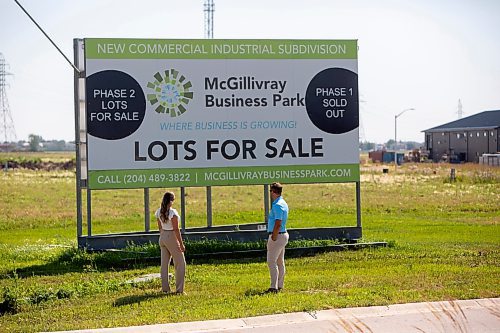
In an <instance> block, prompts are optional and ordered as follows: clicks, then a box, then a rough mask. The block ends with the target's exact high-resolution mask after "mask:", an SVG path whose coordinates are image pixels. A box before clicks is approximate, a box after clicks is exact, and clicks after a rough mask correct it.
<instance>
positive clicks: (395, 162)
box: [394, 108, 415, 171]
mask: <svg viewBox="0 0 500 333" xmlns="http://www.w3.org/2000/svg"><path fill="white" fill-rule="evenodd" d="M411 110H415V109H414V108H409V109H404V110H403V111H401V112H400V113H398V114H397V115H395V116H394V171H396V169H397V168H398V149H397V148H398V117H400V116H401V115H402V114H403V113H405V112H406V111H411Z"/></svg>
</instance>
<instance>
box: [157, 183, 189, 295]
mask: <svg viewBox="0 0 500 333" xmlns="http://www.w3.org/2000/svg"><path fill="white" fill-rule="evenodd" d="M174 200H175V195H174V194H173V193H172V192H165V194H164V195H163V200H162V202H161V207H160V208H158V210H157V211H156V213H155V216H156V220H157V222H158V229H159V230H160V249H161V270H160V272H161V289H162V291H163V292H165V293H169V292H170V286H169V284H168V266H169V265H170V258H173V260H174V267H175V292H176V293H178V294H182V293H184V277H185V275H186V259H185V258H184V251H185V248H184V242H183V241H182V237H181V232H180V231H179V213H177V210H175V209H174V208H172V203H173V202H174Z"/></svg>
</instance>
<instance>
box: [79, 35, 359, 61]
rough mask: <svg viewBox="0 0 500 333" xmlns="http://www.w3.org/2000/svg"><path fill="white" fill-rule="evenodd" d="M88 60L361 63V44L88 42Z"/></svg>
mask: <svg viewBox="0 0 500 333" xmlns="http://www.w3.org/2000/svg"><path fill="white" fill-rule="evenodd" d="M85 57H86V58H87V59H357V57H358V47H357V40H280V39H267V40H266V39H246V40H233V39H128V38H127V39H112V38H86V39H85Z"/></svg>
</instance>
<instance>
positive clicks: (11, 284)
mask: <svg viewBox="0 0 500 333" xmlns="http://www.w3.org/2000/svg"><path fill="white" fill-rule="evenodd" d="M450 167H454V168H456V169H457V181H455V182H450V181H449V169H450ZM381 169H382V166H376V165H364V166H363V167H362V176H361V177H362V184H361V190H362V218H363V237H364V239H365V240H368V241H388V242H389V243H390V244H391V246H390V247H387V248H377V249H364V250H359V251H344V252H333V253H326V254H321V255H317V256H314V257H304V258H293V259H288V260H287V277H286V285H285V289H286V291H285V292H283V293H281V294H278V295H261V292H262V291H263V290H265V289H266V288H267V287H268V283H269V282H268V280H269V277H268V270H267V265H266V263H265V262H264V260H263V258H256V259H251V260H250V259H247V260H210V261H208V262H207V261H204V262H201V261H192V262H189V263H188V271H187V281H186V292H187V295H186V296H182V297H178V296H164V295H162V294H161V293H159V290H160V282H159V281H158V280H154V281H151V282H147V283H140V284H134V283H129V282H128V281H129V280H131V279H133V278H135V277H138V276H141V275H144V274H149V273H157V272H159V262H158V263H155V262H150V261H146V260H144V262H141V259H140V258H141V256H140V255H138V254H134V253H111V254H109V253H97V254H89V253H85V252H82V251H77V250H76V249H75V248H74V245H75V242H76V226H75V204H74V200H75V199H74V198H75V194H74V192H75V184H74V173H72V172H62V171H59V172H40V171H23V170H10V171H9V172H2V173H1V174H0V195H1V197H2V200H1V201H0V211H1V212H2V214H0V303H1V304H2V306H3V309H4V311H3V315H0V331H2V332H3V331H8V332H34V331H41V330H44V331H51V330H70V329H71V330H74V329H85V328H97V327H113V326H125V325H142V324H158V323H168V322H180V321H192V320H207V319H220V318H237V317H242V316H254V315H262V314H273V313H286V312H292V311H313V310H319V309H327V308H339V307H350V306H368V305H386V304H394V303H403V302H421V301H435V300H451V299H471V298H482V297H499V295H500V288H499V287H498V285H499V284H498V276H500V275H499V273H500V259H499V258H500V256H499V254H500V246H499V245H500V229H499V226H498V224H499V222H500V205H499V204H498V203H499V202H500V186H499V184H500V169H499V168H496V169H495V168H484V167H480V166H473V165H453V166H450V165H446V164H422V165H410V164H409V165H404V166H402V167H400V168H398V171H397V173H396V174H394V169H393V168H392V167H391V168H390V172H389V174H383V173H382V171H381ZM172 190H174V192H175V193H176V194H177V196H179V195H180V193H179V189H172ZM163 191H164V190H163V189H151V191H150V197H151V210H152V212H154V207H156V205H158V204H159V202H160V200H161V195H162V192H163ZM262 192H263V190H262V187H261V186H240V187H215V188H213V189H212V193H213V210H214V223H215V224H235V223H236V224H237V223H250V222H256V221H262V215H263V213H262V211H263V206H264V205H263V201H262ZM187 194H188V196H187V207H186V209H187V216H186V218H187V223H188V227H189V226H203V225H205V219H206V205H205V189H204V188H188V189H187ZM284 195H285V198H286V199H287V202H288V203H289V205H290V207H291V213H290V220H289V225H290V227H295V228H304V227H309V226H332V225H333V226H341V225H355V223H356V221H355V209H354V208H355V206H354V203H355V188H354V185H353V184H318V185H287V186H286V187H285V194H284ZM84 197H85V195H84ZM92 200H93V212H92V214H93V220H94V222H93V230H94V233H106V232H123V231H134V230H135V231H139V230H143V228H144V221H143V220H144V218H143V215H142V214H143V213H142V210H143V208H142V202H143V201H142V200H143V192H142V191H140V190H123V191H94V192H93V197H92ZM176 204H177V205H180V202H179V200H178V201H176ZM152 225H154V224H152ZM84 230H86V226H84ZM224 246H227V244H222V245H221V244H188V251H192V252H191V253H193V252H202V251H208V250H209V249H221V248H222V249H224V248H225V247H224ZM238 246H241V247H242V248H245V247H250V248H253V247H259V246H262V244H246V245H238ZM230 247H233V248H234V247H236V245H235V244H232V245H230ZM131 250H134V249H131ZM135 250H136V252H137V250H140V252H146V254H145V255H143V256H149V255H155V254H157V247H156V246H151V247H144V248H141V249H135ZM127 256H128V257H130V256H137V259H136V260H135V261H127V262H123V261H121V258H123V257H127ZM7 310H8V311H7ZM0 312H2V311H1V309H0Z"/></svg>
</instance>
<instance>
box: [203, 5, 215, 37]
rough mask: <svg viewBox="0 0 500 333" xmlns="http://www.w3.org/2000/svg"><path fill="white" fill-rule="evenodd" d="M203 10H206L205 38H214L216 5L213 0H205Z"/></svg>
mask: <svg viewBox="0 0 500 333" xmlns="http://www.w3.org/2000/svg"><path fill="white" fill-rule="evenodd" d="M203 11H204V12H205V38H207V39H213V38H214V11H215V5H214V1H213V0H205V3H204V4H203Z"/></svg>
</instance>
